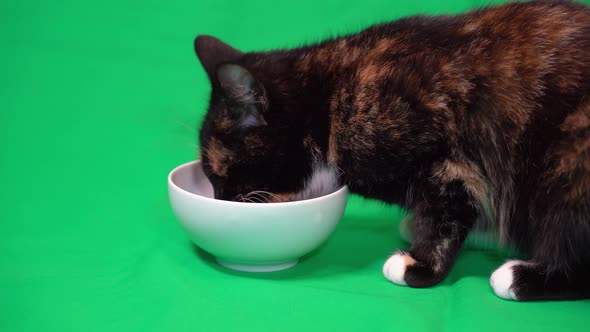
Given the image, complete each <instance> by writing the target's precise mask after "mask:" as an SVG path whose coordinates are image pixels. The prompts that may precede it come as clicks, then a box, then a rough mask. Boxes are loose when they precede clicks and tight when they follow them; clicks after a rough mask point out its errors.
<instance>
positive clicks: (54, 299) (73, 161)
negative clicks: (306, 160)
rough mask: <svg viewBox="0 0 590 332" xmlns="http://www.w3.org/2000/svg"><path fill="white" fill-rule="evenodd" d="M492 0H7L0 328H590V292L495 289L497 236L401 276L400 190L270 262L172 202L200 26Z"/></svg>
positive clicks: (338, 27)
mask: <svg viewBox="0 0 590 332" xmlns="http://www.w3.org/2000/svg"><path fill="white" fill-rule="evenodd" d="M482 3H483V2H482V1H442V2H441V1H436V0H428V1H423V0H418V1H411V2H410V1H402V0H399V1H386V0H383V1H377V0H363V1H358V0H357V1H336V0H326V1H318V0H302V1H296V2H278V1H214V0H193V1H184V2H183V1H177V0H171V1H161V2H158V1H93V2H84V1H71V0H69V1H36V2H35V1H31V2H25V1H7V0H4V1H1V2H0V37H1V39H0V40H1V42H0V60H1V61H0V74H1V77H2V78H1V80H0V184H1V185H2V194H1V200H0V235H1V238H2V240H1V241H0V331H297V332H299V331H414V332H418V331H505V330H518V331H566V330H578V331H590V302H589V301H578V302H559V303H550V302H546V303H513V302H506V301H503V300H500V299H498V298H496V297H495V296H494V295H493V293H492V290H491V289H490V287H489V284H488V276H489V275H490V273H491V272H492V271H493V270H494V268H495V267H497V266H499V265H500V264H501V263H502V262H503V260H504V259H505V257H503V256H502V255H501V254H499V253H496V252H487V253H486V252H476V251H466V252H464V253H463V254H462V256H461V257H460V258H459V260H458V262H457V265H456V267H455V269H454V270H453V272H452V273H451V275H450V276H449V278H447V279H446V280H445V281H444V282H443V283H442V284H441V285H439V286H437V287H434V288H431V289H410V288H404V287H399V286H395V285H393V284H391V283H389V282H387V281H386V280H385V279H384V278H383V277H382V275H381V267H382V264H383V262H384V260H385V259H386V257H387V255H388V254H390V253H391V252H393V251H394V250H395V249H396V248H398V247H403V246H404V244H403V243H402V242H401V240H400V238H399V234H398V233H397V225H398V223H399V220H400V217H401V215H402V214H401V212H400V211H399V209H397V208H395V207H387V206H385V205H383V204H381V203H378V202H372V201H365V200H361V199H359V198H357V197H353V198H352V199H351V201H350V204H349V205H348V208H347V211H346V214H345V216H344V218H343V220H342V223H341V224H340V225H339V226H338V228H337V230H336V232H335V233H334V234H333V236H332V237H331V238H330V239H329V241H328V242H327V243H326V245H325V246H323V247H322V248H321V249H320V250H319V251H318V252H316V253H315V254H314V255H312V256H310V257H307V259H305V260H304V261H302V262H301V263H300V264H299V265H297V266H295V267H294V268H292V269H290V270H288V271H284V272H279V273H272V274H261V275H258V274H242V273H232V272H229V271H227V270H224V269H222V268H220V267H218V266H217V265H215V264H214V263H213V262H212V260H211V258H210V257H209V256H208V255H206V254H204V253H202V252H201V251H199V250H197V249H195V248H194V247H193V246H192V245H191V244H190V242H189V241H188V240H187V237H186V236H185V234H184V233H183V231H182V230H181V228H180V226H179V225H178V224H177V222H176V220H175V218H174V216H173V215H172V212H171V209H170V207H169V203H168V198H167V189H166V176H167V173H168V171H169V170H171V169H172V168H173V167H174V166H176V165H178V164H180V163H183V162H186V161H189V160H193V159H194V158H195V156H196V144H197V143H196V135H195V130H196V129H195V128H196V124H197V123H198V122H199V121H200V119H201V117H202V115H203V112H204V106H205V104H206V97H207V94H208V91H209V86H208V82H207V80H206V77H205V74H204V72H203V71H202V69H201V67H200V65H199V64H198V62H197V60H196V58H195V56H194V54H193V50H192V40H193V38H194V36H195V35H196V34H199V33H208V34H213V35H216V36H219V37H221V38H222V39H224V40H227V41H229V42H232V43H233V44H234V45H235V46H236V47H239V48H241V49H243V50H257V49H270V48H275V47H290V46H295V45H300V44H303V43H306V42H311V41H318V40H321V39H322V38H324V37H327V36H331V35H335V34H341V33H345V32H352V31H357V30H359V29H361V28H362V27H365V26H367V25H369V24H372V23H376V22H380V21H384V20H388V19H394V18H398V17H401V16H405V15H410V14H415V13H456V12H460V11H462V10H466V9H468V8H473V7H475V6H477V5H480V4H482ZM486 3H489V2H486Z"/></svg>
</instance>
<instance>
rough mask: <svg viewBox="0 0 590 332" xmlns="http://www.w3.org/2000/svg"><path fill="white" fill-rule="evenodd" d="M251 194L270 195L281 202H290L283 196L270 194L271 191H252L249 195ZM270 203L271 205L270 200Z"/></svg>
mask: <svg viewBox="0 0 590 332" xmlns="http://www.w3.org/2000/svg"><path fill="white" fill-rule="evenodd" d="M250 194H259V195H260V194H262V195H268V196H271V197H274V198H277V199H279V200H280V201H286V200H288V199H287V198H286V197H284V196H281V195H279V194H274V193H271V192H269V191H264V190H256V191H252V192H250V193H249V194H248V195H250ZM269 203H270V200H269Z"/></svg>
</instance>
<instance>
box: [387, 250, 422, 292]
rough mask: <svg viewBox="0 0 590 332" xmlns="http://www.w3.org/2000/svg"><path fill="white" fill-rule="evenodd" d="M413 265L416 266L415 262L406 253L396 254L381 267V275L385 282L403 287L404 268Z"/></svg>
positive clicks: (404, 283) (404, 282)
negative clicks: (385, 279)
mask: <svg viewBox="0 0 590 332" xmlns="http://www.w3.org/2000/svg"><path fill="white" fill-rule="evenodd" d="M414 264H416V261H415V260H414V259H413V258H412V256H410V255H409V254H407V253H401V252H396V253H395V254H394V255H393V256H391V257H389V259H388V260H387V262H385V265H383V275H384V276H385V278H387V280H389V281H391V282H393V283H395V284H398V285H402V286H405V285H406V281H405V280H404V275H405V274H406V268H407V267H408V266H411V265H414Z"/></svg>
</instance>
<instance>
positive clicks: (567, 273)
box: [490, 260, 590, 301]
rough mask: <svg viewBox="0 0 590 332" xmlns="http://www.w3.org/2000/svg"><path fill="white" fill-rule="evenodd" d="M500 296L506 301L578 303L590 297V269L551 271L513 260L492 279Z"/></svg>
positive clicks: (492, 283)
mask: <svg viewBox="0 0 590 332" xmlns="http://www.w3.org/2000/svg"><path fill="white" fill-rule="evenodd" d="M490 284H491V286H492V289H493V290H494V293H496V295H497V296H499V297H501V298H503V299H506V300H515V301H534V300H576V299H584V298H590V269H589V267H588V266H576V267H569V269H567V270H566V269H565V268H561V269H558V270H552V269H550V268H549V267H548V266H547V265H545V264H543V263H538V262H535V261H526V262H525V261H518V260H512V261H508V262H506V263H505V264H504V265H502V266H500V267H499V268H498V269H497V270H496V271H495V272H494V273H493V274H492V277H491V278H490Z"/></svg>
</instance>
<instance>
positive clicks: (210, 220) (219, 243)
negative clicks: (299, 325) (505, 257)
mask: <svg viewBox="0 0 590 332" xmlns="http://www.w3.org/2000/svg"><path fill="white" fill-rule="evenodd" d="M168 191H169V194H170V202H171V203H172V209H173V210H174V213H175V215H176V217H177V218H178V220H179V221H180V223H181V225H182V226H183V227H184V229H185V230H186V231H187V233H188V235H189V237H190V238H191V240H192V241H193V242H194V243H195V244H196V245H197V246H199V247H200V248H201V249H204V250H205V251H207V252H209V253H210V254H212V255H213V256H215V258H216V259H217V261H218V262H219V263H220V264H221V265H223V266H225V267H228V268H230V269H234V270H240V271H249V272H269V271H278V270H283V269H287V268H290V267H292V266H293V265H295V264H297V261H298V260H299V258H301V257H302V256H304V255H306V254H308V253H309V252H311V251H312V250H314V249H316V248H317V247H319V246H320V245H321V244H322V243H323V242H324V241H325V240H326V239H327V238H328V236H330V234H331V233H332V231H333V230H334V228H335V227H336V225H337V224H338V222H339V221H340V218H341V217H342V214H343V213H344V207H345V206H346V200H347V194H348V190H347V188H346V186H344V187H342V188H340V189H339V190H337V191H335V192H333V193H331V194H329V195H326V196H322V197H318V198H314V199H309V200H304V201H296V202H285V203H241V202H230V201H223V200H216V199H214V198H213V187H212V185H211V183H210V182H209V180H208V179H207V177H206V176H205V174H204V173H203V169H202V165H201V162H200V161H193V162H189V163H186V164H183V165H180V166H178V167H176V168H175V169H174V170H172V172H170V175H168Z"/></svg>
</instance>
